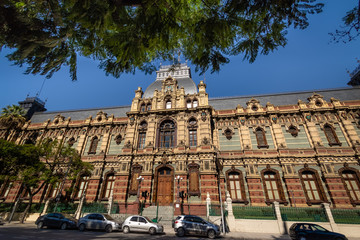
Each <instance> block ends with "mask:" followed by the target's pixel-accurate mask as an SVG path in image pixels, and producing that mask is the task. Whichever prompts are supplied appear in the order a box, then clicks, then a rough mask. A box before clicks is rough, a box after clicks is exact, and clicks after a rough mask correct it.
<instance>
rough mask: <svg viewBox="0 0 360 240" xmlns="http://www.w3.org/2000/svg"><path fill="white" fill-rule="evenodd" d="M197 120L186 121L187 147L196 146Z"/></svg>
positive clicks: (191, 118) (193, 118) (192, 118)
mask: <svg viewBox="0 0 360 240" xmlns="http://www.w3.org/2000/svg"><path fill="white" fill-rule="evenodd" d="M197 128H198V124H197V120H196V118H195V117H190V118H189V120H188V133H189V147H196V146H197V140H198V137H197Z"/></svg>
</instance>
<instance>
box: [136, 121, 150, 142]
mask: <svg viewBox="0 0 360 240" xmlns="http://www.w3.org/2000/svg"><path fill="white" fill-rule="evenodd" d="M147 127H148V124H147V122H146V121H145V120H142V121H141V122H140V124H139V127H138V142H137V147H138V149H143V148H145V140H146V132H147Z"/></svg>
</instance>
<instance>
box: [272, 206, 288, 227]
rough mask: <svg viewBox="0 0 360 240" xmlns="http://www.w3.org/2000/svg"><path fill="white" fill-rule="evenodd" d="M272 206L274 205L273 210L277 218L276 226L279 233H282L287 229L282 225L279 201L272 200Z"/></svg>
mask: <svg viewBox="0 0 360 240" xmlns="http://www.w3.org/2000/svg"><path fill="white" fill-rule="evenodd" d="M273 206H274V211H275V215H276V219H277V224H278V228H279V233H280V234H284V233H286V232H287V231H285V230H286V229H285V227H284V222H283V220H282V218H281V212H280V204H279V202H276V201H275V202H273Z"/></svg>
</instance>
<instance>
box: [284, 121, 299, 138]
mask: <svg viewBox="0 0 360 240" xmlns="http://www.w3.org/2000/svg"><path fill="white" fill-rule="evenodd" d="M286 132H288V133H290V134H291V136H293V137H297V136H298V134H299V132H300V129H299V127H298V126H296V125H294V124H290V125H289V126H287V130H286Z"/></svg>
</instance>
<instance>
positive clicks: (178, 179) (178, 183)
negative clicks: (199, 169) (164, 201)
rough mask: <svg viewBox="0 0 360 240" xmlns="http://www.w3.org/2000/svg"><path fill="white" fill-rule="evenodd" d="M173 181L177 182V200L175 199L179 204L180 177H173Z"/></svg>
mask: <svg viewBox="0 0 360 240" xmlns="http://www.w3.org/2000/svg"><path fill="white" fill-rule="evenodd" d="M175 180H177V199H176V203H177V204H179V203H180V199H179V197H180V181H181V180H182V177H180V176H179V175H178V176H177V177H175Z"/></svg>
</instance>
